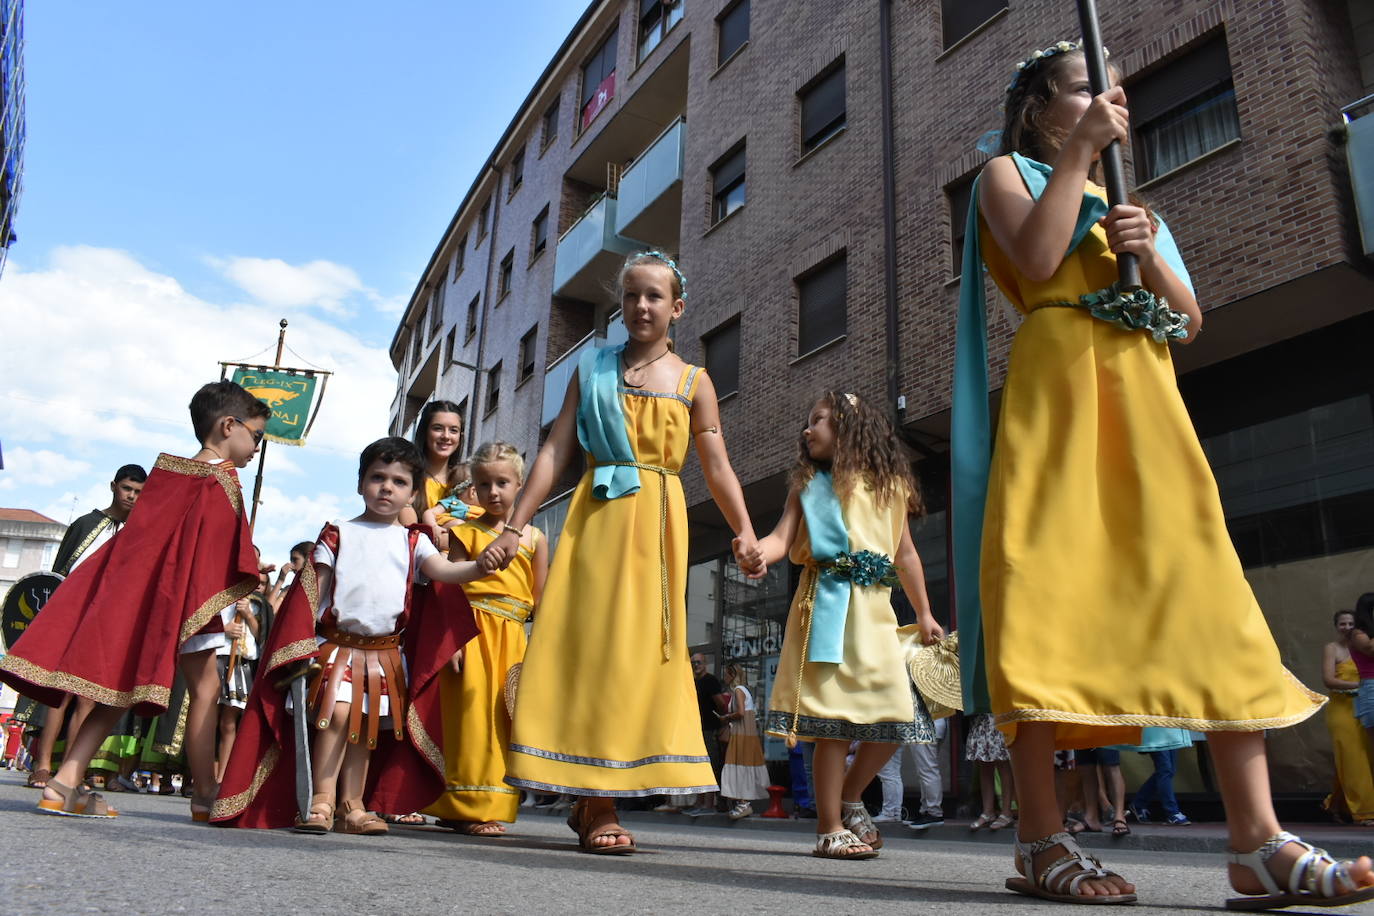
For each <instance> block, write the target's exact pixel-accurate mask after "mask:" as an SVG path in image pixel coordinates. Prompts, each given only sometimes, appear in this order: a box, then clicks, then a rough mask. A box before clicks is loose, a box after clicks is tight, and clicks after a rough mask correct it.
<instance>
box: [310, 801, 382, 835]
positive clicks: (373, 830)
mask: <svg viewBox="0 0 1374 916" xmlns="http://www.w3.org/2000/svg"><path fill="white" fill-rule="evenodd" d="M312 810H313V809H312ZM350 814H353V815H357V816H356V817H353V818H351V819H350V818H349V815H350ZM334 832H335V833H351V834H354V835H355V836H385V835H386V834H388V833H390V832H391V828H390V827H388V826H387V825H386V821H384V820H382V819H381V818H380V817H378V816H377V815H375V814H373V813H372V812H371V811H369V810H367V809H366V808H364V807H363V806H362V805H360V804H358V803H357V802H351V801H346V802H344V803H343V811H342V813H341V814H340V815H339V817H338V819H336V820H335V821H334Z"/></svg>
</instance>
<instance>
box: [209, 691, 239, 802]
mask: <svg viewBox="0 0 1374 916" xmlns="http://www.w3.org/2000/svg"><path fill="white" fill-rule="evenodd" d="M241 715H243V710H241V709H237V708H235V707H233V706H221V707H219V755H218V759H216V761H215V782H217V783H218V782H222V781H223V780H224V769H225V767H227V766H229V755H230V754H231V753H233V751H234V739H235V738H237V737H238V734H239V717H240V716H241Z"/></svg>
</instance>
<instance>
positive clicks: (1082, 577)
mask: <svg viewBox="0 0 1374 916" xmlns="http://www.w3.org/2000/svg"><path fill="white" fill-rule="evenodd" d="M1128 124H1129V112H1128V111H1127V108H1126V96H1125V93H1124V92H1123V91H1122V89H1121V88H1120V87H1119V86H1114V87H1113V88H1111V89H1109V90H1108V91H1107V92H1105V93H1102V94H1101V95H1098V96H1094V95H1093V94H1092V91H1091V88H1090V85H1089V82H1088V76H1087V72H1086V67H1085V63H1084V60H1083V56H1082V53H1081V51H1079V50H1078V49H1077V46H1076V45H1072V44H1070V43H1068V42H1060V43H1059V44H1057V45H1053V46H1051V47H1050V48H1047V49H1045V50H1043V51H1037V52H1036V53H1035V54H1034V55H1032V57H1031V58H1029V59H1028V60H1027V61H1024V62H1023V63H1022V65H1021V66H1020V67H1019V68H1018V71H1017V75H1016V78H1015V79H1014V80H1013V82H1012V84H1011V86H1010V87H1008V90H1007V97H1006V121H1005V129H1004V130H1003V133H1002V149H1001V152H1002V154H1003V155H1001V156H999V157H997V158H995V159H993V160H992V161H991V162H989V163H988V165H987V167H986V168H985V169H984V170H983V173H982V175H981V176H980V178H979V180H978V182H977V183H976V184H975V187H974V192H973V199H974V204H973V205H972V206H970V209H969V223H968V230H967V238H968V239H969V240H970V244H969V245H968V247H967V248H966V251H965V258H964V270H963V279H962V287H963V288H962V290H961V306H960V311H961V315H960V331H959V337H960V339H959V349H958V356H957V357H956V365H955V410H954V416H953V419H952V424H953V429H954V442H955V444H954V449H953V456H952V464H953V467H952V470H953V479H954V503H953V511H954V532H953V539H954V544H955V583H956V592H957V596H958V602H959V603H958V620H959V629H960V631H961V639H960V648H961V650H964V652H963V658H962V660H961V661H962V668H963V673H964V676H965V678H966V682H965V687H966V696H965V712H970V713H971V712H991V713H993V714H994V715H995V716H996V722H997V725H998V726H999V727H1000V728H1001V729H1002V731H1003V733H1004V734H1005V735H1006V738H1007V743H1008V745H1009V746H1010V750H1011V756H1012V767H1013V770H1014V773H1015V781H1016V786H1017V795H1018V799H1019V801H1020V809H1021V817H1020V823H1019V827H1018V838H1017V844H1016V857H1015V860H1016V868H1017V871H1018V872H1019V875H1020V876H1019V877H1016V878H1011V879H1008V881H1007V887H1008V888H1009V889H1011V890H1015V891H1017V892H1019V893H1023V894H1028V895H1032V896H1039V897H1044V898H1049V899H1055V900H1062V901H1072V902H1077V903H1129V902H1133V901H1134V900H1135V894H1134V890H1135V888H1134V886H1133V885H1131V884H1130V883H1129V882H1127V881H1126V880H1125V879H1124V878H1122V877H1120V876H1119V875H1116V874H1115V873H1113V872H1110V871H1107V870H1105V869H1103V868H1102V867H1101V866H1100V865H1098V864H1097V863H1096V862H1095V861H1094V860H1092V859H1090V858H1088V857H1087V856H1085V855H1083V854H1082V853H1081V851H1080V850H1079V849H1078V847H1077V845H1076V843H1075V842H1074V841H1073V839H1072V838H1071V837H1070V836H1069V835H1068V834H1066V833H1063V832H1062V826H1061V822H1060V818H1059V811H1058V808H1057V806H1056V804H1055V793H1054V764H1053V753H1054V750H1055V749H1056V748H1076V747H1089V746H1102V745H1110V744H1138V743H1139V742H1140V737H1139V736H1140V729H1141V728H1142V727H1143V726H1163V727H1173V728H1190V729H1197V730H1201V731H1206V732H1207V733H1208V745H1209V748H1210V750H1211V754H1212V758H1213V760H1214V762H1215V765H1216V772H1217V777H1218V783H1219V786H1220V789H1221V795H1222V800H1223V802H1224V803H1225V806H1226V811H1227V818H1228V822H1227V824H1228V829H1229V834H1230V844H1231V847H1232V849H1233V850H1237V852H1233V853H1232V854H1231V856H1230V880H1231V884H1232V886H1233V887H1234V888H1235V889H1236V890H1237V891H1239V892H1240V893H1241V894H1243V895H1245V896H1243V897H1238V898H1233V899H1232V900H1229V901H1228V906H1230V907H1233V908H1239V909H1259V908H1272V907H1275V906H1287V905H1291V904H1294V903H1302V904H1306V905H1312V906H1326V905H1339V904H1345V903H1351V902H1354V901H1356V900H1363V899H1368V898H1370V897H1374V887H1371V886H1370V885H1371V884H1374V875H1371V873H1370V860H1369V859H1368V858H1364V857H1362V858H1360V859H1359V860H1358V861H1356V862H1342V863H1337V862H1335V861H1334V860H1332V859H1331V858H1330V857H1328V856H1326V855H1325V854H1323V853H1321V852H1320V851H1319V850H1314V849H1313V848H1312V847H1311V846H1309V845H1308V844H1306V843H1303V842H1302V841H1301V840H1299V839H1298V838H1297V837H1295V836H1293V835H1292V834H1288V833H1284V832H1283V831H1282V830H1281V828H1280V827H1279V823H1278V820H1277V818H1276V817H1275V814H1274V808H1273V803H1272V800H1271V797H1270V790H1269V778H1268V772H1267V769H1266V764H1265V747H1264V730H1265V729H1270V728H1281V727H1284V726H1287V725H1292V724H1294V723H1296V722H1300V721H1302V720H1303V719H1306V718H1307V717H1308V716H1311V715H1312V714H1313V713H1315V712H1316V711H1317V709H1319V708H1320V706H1321V704H1322V702H1323V698H1322V697H1321V696H1319V695H1318V694H1315V693H1313V692H1312V691H1310V690H1308V689H1307V688H1305V687H1304V686H1302V684H1300V683H1299V682H1298V681H1297V680H1296V679H1295V678H1294V677H1293V676H1292V675H1291V674H1290V673H1289V672H1288V671H1287V670H1286V669H1285V668H1284V666H1283V663H1282V662H1281V660H1280V658H1279V653H1278V648H1277V646H1276V645H1275V643H1274V640H1273V637H1272V636H1271V635H1270V632H1269V628H1268V626H1267V625H1266V623H1265V620H1264V615H1263V613H1262V612H1261V611H1260V608H1259V606H1258V604H1257V603H1256V601H1255V598H1254V595H1253V594H1252V592H1251V590H1250V588H1249V586H1248V585H1247V583H1246V580H1245V576H1244V574H1243V571H1242V569H1241V565H1240V561H1239V559H1238V558H1237V556H1236V553H1235V550H1234V548H1233V547H1232V544H1231V540H1230V538H1229V536H1228V534H1227V530H1226V524H1225V518H1224V515H1223V513H1222V507H1221V502H1220V499H1219V497H1218V494H1217V488H1216V483H1215V482H1214V480H1213V477H1212V473H1211V470H1210V469H1209V467H1208V465H1207V460H1206V457H1205V456H1204V454H1203V452H1202V448H1201V446H1200V444H1199V442H1198V439H1197V435H1196V433H1195V432H1194V430H1193V426H1192V424H1191V422H1190V421H1189V418H1188V413H1187V411H1186V409H1185V407H1184V405H1183V400H1182V398H1181V397H1180V395H1179V392H1178V386H1177V383H1176V381H1175V377H1174V369H1173V365H1172V362H1171V360H1170V355H1169V348H1168V346H1167V341H1169V340H1171V339H1172V340H1178V341H1180V342H1184V343H1186V342H1188V341H1191V340H1192V339H1193V338H1194V337H1196V335H1197V333H1198V330H1199V329H1200V327H1201V324H1202V313H1201V311H1200V310H1199V308H1198V304H1197V301H1196V299H1195V298H1194V295H1193V290H1192V287H1191V284H1190V282H1189V280H1188V276H1187V273H1186V271H1185V270H1184V268H1183V265H1182V261H1181V259H1180V258H1179V256H1178V250H1177V247H1176V246H1175V245H1174V243H1173V239H1172V236H1171V235H1170V233H1169V231H1168V228H1167V227H1166V226H1165V225H1164V224H1163V223H1162V222H1160V221H1159V220H1158V219H1156V218H1155V217H1154V215H1153V214H1152V213H1150V212H1149V211H1148V210H1146V209H1144V208H1142V207H1140V206H1134V205H1120V206H1117V207H1113V208H1111V209H1110V211H1109V210H1108V207H1107V205H1106V203H1105V200H1104V196H1105V195H1104V192H1103V190H1102V188H1101V187H1099V186H1098V185H1097V184H1095V183H1094V182H1093V181H1092V180H1091V176H1092V174H1093V172H1094V170H1095V162H1096V160H1097V159H1098V157H1099V154H1100V151H1101V150H1102V149H1103V148H1105V147H1106V146H1107V145H1108V144H1109V143H1111V142H1112V141H1120V142H1122V143H1126V142H1128V140H1129V128H1128ZM980 249H981V251H980ZM1122 252H1129V253H1131V254H1134V255H1135V256H1136V257H1137V258H1138V259H1139V263H1140V267H1141V276H1142V278H1143V280H1144V286H1145V289H1144V290H1139V291H1134V292H1120V291H1119V290H1118V289H1117V288H1115V286H1114V284H1115V283H1116V280H1117V264H1116V255H1117V254H1118V253H1122ZM984 264H986V267H987V270H988V272H989V273H991V274H992V277H993V279H994V280H995V281H996V283H997V285H998V287H999V288H1000V289H1001V290H1002V291H1003V292H1004V293H1005V294H1006V296H1007V298H1008V299H1010V300H1011V302H1012V303H1013V304H1014V305H1015V306H1016V307H1017V309H1019V310H1020V311H1021V312H1022V313H1024V315H1025V319H1024V321H1023V322H1022V323H1021V325H1020V328H1019V329H1018V330H1017V333H1016V338H1015V341H1014V342H1013V344H1012V350H1011V356H1010V362H1009V365H1008V370H1007V377H1006V382H1005V387H1004V388H1003V392H1002V405H1001V411H1002V412H1001V419H1000V421H999V425H998V429H997V444H996V452H995V454H994V455H993V456H992V459H991V466H990V467H989V465H988V461H987V455H986V452H985V451H983V452H981V454H980V449H981V448H985V447H986V442H987V427H988V424H987V423H986V422H985V421H986V417H985V416H983V417H981V418H980V417H979V416H978V415H979V413H980V412H981V413H982V414H984V415H985V414H986V405H987V397H986V390H987V389H986V324H985V322H986V318H985V306H984V304H983V302H982V287H983V280H982V276H981V273H982V271H981V268H982V266H983V265H984ZM980 383H981V389H980V387H979V386H980ZM980 421H981V422H980ZM980 475H986V478H985V481H983V482H980V480H979V477H980ZM981 483H985V485H986V489H985V491H984V490H983V489H982V488H981ZM984 494H985V498H986V508H985V510H984V504H983V500H984ZM980 525H981V532H980V531H979V526H980ZM980 546H981V562H980V561H979V558H978V553H979V548H980ZM980 597H981V631H980V629H979V625H980V618H979V603H980ZM1104 627H1106V628H1108V629H1110V631H1111V632H1112V637H1113V639H1112V643H1113V646H1114V649H1113V651H1112V652H1111V653H1108V654H1107V655H1106V656H1103V655H1102V654H1101V653H1100V652H1098V651H1097V649H1096V647H1095V646H1094V644H1093V641H1092V640H1091V639H1085V638H1084V634H1087V633H1097V632H1102V630H1103V628H1104Z"/></svg>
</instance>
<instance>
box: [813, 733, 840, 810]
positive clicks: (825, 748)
mask: <svg viewBox="0 0 1374 916" xmlns="http://www.w3.org/2000/svg"><path fill="white" fill-rule="evenodd" d="M815 744H816V750H815V754H814V756H813V758H812V762H811V774H812V778H813V779H815V781H816V832H817V833H835V832H836V831H839V830H843V829H844V824H843V823H842V822H841V820H840V794H841V793H842V792H843V791H844V776H845V766H844V761H845V757H846V756H848V754H849V742H848V741H840V740H838V739H834V738H817V739H816V742H815Z"/></svg>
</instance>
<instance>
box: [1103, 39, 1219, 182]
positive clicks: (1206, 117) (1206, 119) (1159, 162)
mask: <svg viewBox="0 0 1374 916" xmlns="http://www.w3.org/2000/svg"><path fill="white" fill-rule="evenodd" d="M1130 93H1131V123H1132V124H1133V125H1134V127H1135V141H1136V142H1135V149H1136V154H1135V171H1136V180H1137V181H1141V182H1144V181H1149V180H1150V179H1152V178H1157V177H1159V176H1160V175H1163V174H1164V173H1165V172H1171V171H1173V170H1174V169H1176V168H1178V167H1179V166H1181V165H1185V164H1186V163H1189V162H1191V161H1193V160H1194V159H1196V158H1198V157H1199V156H1202V155H1204V154H1206V153H1209V152H1211V151H1212V150H1214V149H1216V148H1217V147H1219V146H1222V145H1223V144H1226V143H1229V142H1230V141H1232V140H1235V139H1238V138H1239V137H1240V115H1239V113H1238V112H1237V111H1236V88H1235V84H1234V83H1232V81H1231V61H1230V58H1229V56H1228V55H1227V51H1226V37H1225V36H1224V35H1217V37H1215V38H1213V39H1212V40H1210V41H1208V42H1206V43H1205V44H1203V45H1201V46H1199V47H1197V48H1195V49H1194V50H1192V51H1189V52H1188V53H1187V54H1184V55H1183V56H1182V57H1180V58H1178V59H1177V60H1175V61H1173V62H1172V63H1169V64H1167V65H1165V66H1164V67H1163V68H1161V69H1159V70H1156V71H1155V72H1154V73H1151V74H1150V75H1148V76H1146V77H1144V78H1143V79H1140V80H1138V81H1136V82H1134V83H1132V84H1131V86H1130Z"/></svg>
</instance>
